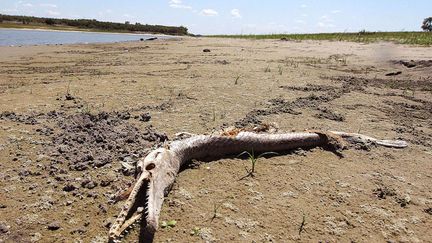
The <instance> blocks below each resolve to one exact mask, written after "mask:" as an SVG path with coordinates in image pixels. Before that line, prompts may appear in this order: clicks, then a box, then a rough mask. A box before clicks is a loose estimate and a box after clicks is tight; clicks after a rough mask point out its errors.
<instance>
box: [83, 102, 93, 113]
mask: <svg viewBox="0 0 432 243" xmlns="http://www.w3.org/2000/svg"><path fill="white" fill-rule="evenodd" d="M91 109H92V106H91V105H89V103H87V102H86V103H85V104H84V105H83V107H82V108H81V110H80V111H81V113H83V114H87V115H89V114H91Z"/></svg>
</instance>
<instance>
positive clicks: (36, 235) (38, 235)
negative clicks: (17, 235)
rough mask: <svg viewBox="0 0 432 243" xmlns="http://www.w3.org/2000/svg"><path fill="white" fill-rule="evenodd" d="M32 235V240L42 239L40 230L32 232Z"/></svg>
mask: <svg viewBox="0 0 432 243" xmlns="http://www.w3.org/2000/svg"><path fill="white" fill-rule="evenodd" d="M30 236H31V238H30V241H31V242H37V241H40V240H41V239H42V234H41V233H39V232H36V233H33V234H30Z"/></svg>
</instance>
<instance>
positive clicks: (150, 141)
mask: <svg viewBox="0 0 432 243" xmlns="http://www.w3.org/2000/svg"><path fill="white" fill-rule="evenodd" d="M129 118H130V114H128V113H127V112H126V113H125V112H123V113H119V112H113V113H107V112H101V113H99V114H95V115H93V114H86V113H81V114H75V115H70V116H66V117H60V118H59V120H58V127H59V128H60V129H59V132H58V133H57V134H55V136H54V137H53V139H52V145H51V146H50V148H48V150H50V152H51V154H50V156H52V157H54V158H55V159H56V160H57V161H67V163H68V165H69V169H71V170H78V171H82V170H86V169H88V168H92V167H96V168H98V167H102V166H104V165H106V164H108V163H111V162H113V161H125V162H129V161H128V160H130V158H132V157H142V156H144V155H145V154H146V153H147V152H148V151H149V149H150V148H151V147H153V146H154V145H156V144H160V143H162V142H163V141H165V140H166V139H167V136H166V135H165V134H162V133H159V132H157V131H155V130H154V129H153V128H152V127H151V126H148V127H146V128H145V129H144V130H141V129H138V128H137V127H135V126H133V125H131V124H130V123H128V122H127V120H128V119H129Z"/></svg>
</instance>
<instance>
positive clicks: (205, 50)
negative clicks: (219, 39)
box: [203, 49, 211, 52]
mask: <svg viewBox="0 0 432 243" xmlns="http://www.w3.org/2000/svg"><path fill="white" fill-rule="evenodd" d="M203 52H211V51H210V49H204V50H203Z"/></svg>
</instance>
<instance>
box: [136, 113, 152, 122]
mask: <svg viewBox="0 0 432 243" xmlns="http://www.w3.org/2000/svg"><path fill="white" fill-rule="evenodd" d="M150 119H151V115H150V113H148V112H146V113H143V114H141V115H140V116H139V120H140V121H142V122H148V121H150Z"/></svg>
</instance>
